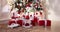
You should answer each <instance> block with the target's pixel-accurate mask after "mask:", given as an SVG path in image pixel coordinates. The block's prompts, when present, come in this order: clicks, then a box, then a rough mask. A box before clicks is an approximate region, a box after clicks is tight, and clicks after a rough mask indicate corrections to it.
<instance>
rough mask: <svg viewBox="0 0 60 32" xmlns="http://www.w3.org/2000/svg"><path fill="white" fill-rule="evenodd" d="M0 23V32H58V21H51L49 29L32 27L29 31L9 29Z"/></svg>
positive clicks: (20, 28)
mask: <svg viewBox="0 0 60 32" xmlns="http://www.w3.org/2000/svg"><path fill="white" fill-rule="evenodd" d="M0 23H1V24H0V32H60V21H52V23H51V24H52V26H51V27H44V26H33V27H31V28H29V29H27V28H23V27H17V28H14V29H11V28H8V27H7V24H3V22H0Z"/></svg>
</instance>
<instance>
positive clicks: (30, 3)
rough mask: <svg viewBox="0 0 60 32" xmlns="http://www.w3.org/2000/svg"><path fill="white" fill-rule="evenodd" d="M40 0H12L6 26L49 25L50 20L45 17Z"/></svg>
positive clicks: (28, 26)
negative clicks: (9, 16) (9, 17)
mask: <svg viewBox="0 0 60 32" xmlns="http://www.w3.org/2000/svg"><path fill="white" fill-rule="evenodd" d="M43 8H44V7H43V4H42V0H14V4H12V9H11V19H10V20H9V22H8V24H9V25H8V27H11V28H13V27H18V26H22V27H25V28H30V27H32V26H36V25H39V26H51V20H46V19H45V12H44V9H43Z"/></svg>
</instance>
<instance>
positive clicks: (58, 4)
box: [48, 0, 60, 21]
mask: <svg viewBox="0 0 60 32" xmlns="http://www.w3.org/2000/svg"><path fill="white" fill-rule="evenodd" d="M48 19H51V20H55V21H60V0H49V10H48Z"/></svg>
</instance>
